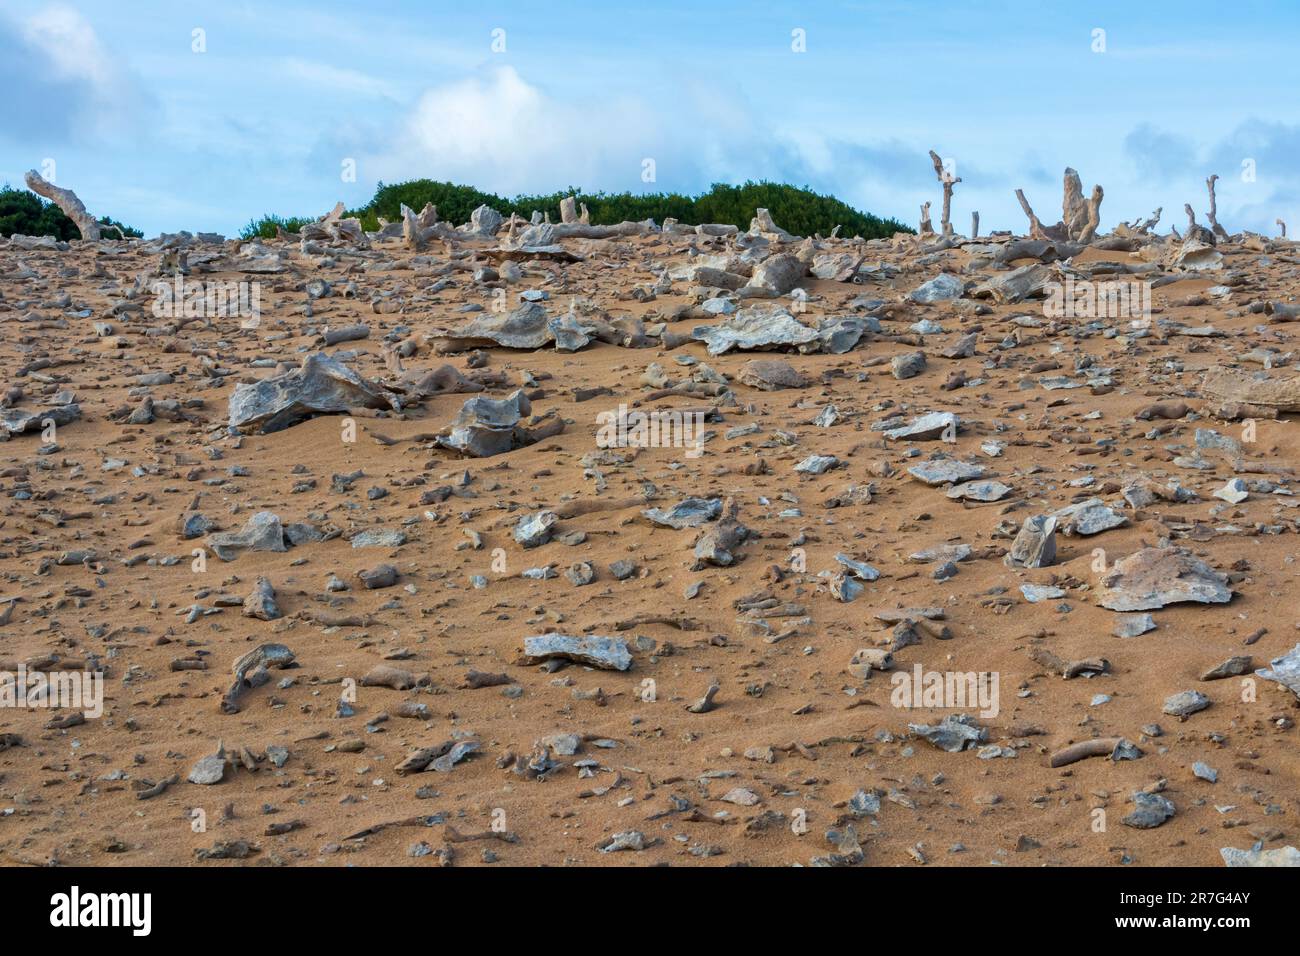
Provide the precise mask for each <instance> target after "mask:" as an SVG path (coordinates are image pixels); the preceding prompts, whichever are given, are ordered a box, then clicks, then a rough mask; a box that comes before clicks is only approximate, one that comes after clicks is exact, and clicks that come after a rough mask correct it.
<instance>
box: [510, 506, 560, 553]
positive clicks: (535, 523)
mask: <svg viewBox="0 0 1300 956" xmlns="http://www.w3.org/2000/svg"><path fill="white" fill-rule="evenodd" d="M559 520H560V516H559V515H557V514H556V513H555V512H554V511H538V512H535V513H534V514H531V515H525V516H524V517H523V518H521V519H519V523H518V524H516V525H515V530H514V539H515V541H517V542H518V543H519V544H520V545H521V546H523V547H525V548H536V547H540V546H541V545H543V544H545V543H546V542H548V541H550V540H551V531H552V529H553V528H554V527H555V524H556V522H557V521H559Z"/></svg>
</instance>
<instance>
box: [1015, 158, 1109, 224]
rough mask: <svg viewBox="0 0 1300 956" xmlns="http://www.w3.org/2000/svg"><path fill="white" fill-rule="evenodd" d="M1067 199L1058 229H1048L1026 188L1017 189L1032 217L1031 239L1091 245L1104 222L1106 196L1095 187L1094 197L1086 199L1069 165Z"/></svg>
mask: <svg viewBox="0 0 1300 956" xmlns="http://www.w3.org/2000/svg"><path fill="white" fill-rule="evenodd" d="M1063 193H1064V198H1063V200H1062V202H1061V217H1062V218H1061V221H1060V222H1058V223H1057V224H1056V225H1054V226H1044V225H1043V224H1042V222H1041V221H1040V220H1039V218H1038V217H1037V216H1036V215H1034V210H1033V209H1032V208H1031V207H1030V205H1029V200H1027V199H1026V198H1025V191H1024V190H1023V189H1017V190H1016V198H1017V199H1018V200H1020V208H1021V209H1023V210H1024V211H1025V215H1026V216H1028V217H1029V236H1030V238H1031V239H1048V240H1051V241H1053V242H1091V241H1092V240H1093V239H1094V238H1096V235H1097V227H1098V225H1099V224H1100V222H1101V200H1102V197H1103V196H1104V195H1105V193H1104V191H1103V190H1102V188H1101V187H1100V186H1093V187H1092V197H1091V198H1090V199H1084V198H1083V185H1082V183H1081V182H1080V180H1079V174H1078V173H1077V172H1075V171H1074V170H1073V169H1071V168H1069V167H1068V166H1067V167H1066V169H1065V185H1064V190H1063Z"/></svg>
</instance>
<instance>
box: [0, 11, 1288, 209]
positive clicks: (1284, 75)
mask: <svg viewBox="0 0 1300 956" xmlns="http://www.w3.org/2000/svg"><path fill="white" fill-rule="evenodd" d="M196 30H199V31H202V33H201V34H199V36H200V37H201V39H202V41H203V43H202V45H203V46H205V50H204V51H203V52H196V51H195V49H194V47H195V46H196V45H199V44H198V43H197V42H196V40H195V36H196V34H195V31H196ZM1097 30H1102V31H1105V32H1104V51H1102V50H1097V49H1095V48H1097V47H1098V46H1099V43H1098V39H1097V35H1096V34H1095V32H1094V31H1097ZM494 31H496V32H494ZM500 31H504V32H500ZM795 31H802V34H799V35H796V34H795ZM797 36H802V38H803V46H804V49H803V51H802V52H797V51H796V49H795V47H797V46H799V43H798V42H797ZM1297 39H1300V5H1298V4H1294V3H1283V2H1277V3H1252V2H1237V3H1234V4H1222V3H1218V4H1211V3H1203V2H1198V0H1186V2H1180V3H1176V4H1175V3H1135V2H1131V0H1130V2H1126V3H1106V2H1101V3H1088V4H1077V3H1071V4H1066V3H1057V2H1054V0H1037V2H1012V0H1005V2H996V0H994V2H978V0H963V2H939V0H935V2H925V0H915V2H904V0H889V2H872V0H858V2H842V3H808V2H803V3H766V2H762V0H754V2H746V3H734V4H730V3H721V2H699V0H694V2H689V3H684V2H677V0H664V2H656V3H635V4H632V3H611V2H604V3H567V2H556V3H548V4H543V3H538V2H535V0H533V2H527V3H501V4H492V3H474V4H445V3H434V2H427V0H426V2H389V3H384V2H379V0H375V2H371V3H368V4H364V3H357V2H356V0H347V2H333V0H314V2H310V3H306V2H296V0H279V2H270V0H264V2H256V3H254V2H239V0H235V2H223V3H219V4H218V3H209V4H185V3H178V2H175V0H170V2H146V0H69V2H58V3H49V2H37V0H0V89H2V90H4V95H3V97H2V98H0V182H9V183H11V184H20V183H21V181H22V174H23V171H24V170H26V169H29V168H42V166H43V164H46V163H47V162H48V161H50V160H52V161H53V163H54V167H53V168H54V170H55V173H56V175H57V180H58V182H59V183H60V184H61V185H65V186H70V187H72V188H73V189H75V190H77V192H78V194H79V195H80V196H81V197H82V199H83V200H85V202H86V203H87V205H88V206H89V208H90V209H91V210H92V211H93V212H95V213H97V214H101V215H104V214H107V215H112V216H113V217H114V218H117V219H120V220H122V221H124V222H127V223H130V224H131V225H134V226H137V227H138V228H142V229H143V230H144V231H145V232H146V234H148V235H154V234H156V233H158V232H160V231H173V230H177V229H182V228H185V229H191V230H199V229H204V230H215V231H220V232H225V233H227V234H231V235H233V234H234V233H236V232H237V231H238V229H239V228H240V227H241V226H242V225H244V224H245V223H246V222H247V221H248V220H249V219H251V218H253V217H256V216H260V215H261V214H262V213H266V212H276V213H280V214H284V215H313V216H314V215H320V214H322V213H324V212H325V211H327V210H328V209H329V208H330V207H331V206H333V204H334V203H335V202H337V201H338V200H340V199H341V200H343V201H344V202H346V203H347V204H348V205H349V206H355V205H360V204H362V203H364V202H365V201H366V200H367V199H368V198H369V197H370V196H371V195H372V193H373V192H374V188H375V184H376V182H377V181H379V180H383V181H385V182H396V181H400V180H403V179H411V178H416V177H422V176H427V177H430V178H435V179H450V180H454V181H458V182H465V183H469V184H472V185H475V186H478V187H480V188H483V189H487V190H491V191H494V192H502V193H508V194H514V193H518V192H524V191H526V192H534V191H537V192H550V191H553V190H556V189H561V188H564V187H567V186H570V185H572V186H579V187H583V188H586V189H606V190H611V191H622V190H631V191H634V192H640V191H658V190H681V191H698V190H702V189H706V188H707V187H708V186H709V184H710V183H712V182H716V181H725V182H740V181H743V180H745V179H749V178H753V179H759V178H768V179H775V180H782V181H787V182H793V183H795V184H797V185H810V186H812V187H814V188H816V189H818V190H819V191H823V192H830V193H834V194H835V195H837V196H839V197H840V198H842V199H844V200H845V201H847V202H850V203H852V204H853V205H855V206H858V207H859V208H862V209H866V210H869V211H871V212H875V213H878V214H882V215H889V216H895V217H897V218H900V219H903V220H904V221H906V222H909V223H913V224H914V223H915V222H916V219H917V214H918V206H919V204H920V203H921V202H923V201H924V200H926V199H931V200H935V201H936V209H937V205H938V203H937V200H938V196H939V190H938V187H937V184H936V182H935V180H934V173H933V170H932V169H931V168H930V164H929V160H928V158H927V155H926V151H927V150H928V149H931V148H933V149H935V150H936V151H937V152H938V153H939V154H940V155H941V156H944V157H945V158H947V159H950V160H951V161H952V162H953V164H954V166H955V170H956V173H957V175H959V176H961V177H962V180H963V181H962V183H960V184H959V185H958V186H957V187H956V194H955V198H954V204H953V218H954V222H955V224H956V226H957V228H958V229H959V230H960V231H965V230H966V228H967V227H968V224H969V219H970V212H971V210H972V209H978V210H979V212H980V216H981V224H982V229H983V230H985V231H987V230H989V229H997V228H1014V229H1016V230H1017V231H1022V230H1023V229H1024V226H1025V221H1024V217H1023V215H1022V214H1021V212H1020V210H1019V206H1018V205H1017V203H1016V200H1015V197H1014V190H1015V188H1016V187H1017V186H1019V187H1023V188H1024V189H1025V191H1026V193H1027V194H1028V196H1029V198H1030V201H1031V202H1032V203H1033V204H1034V207H1035V211H1036V212H1038V214H1039V216H1040V217H1041V218H1042V219H1044V220H1046V221H1054V220H1055V219H1056V218H1059V214H1060V213H1059V210H1060V195H1061V185H1060V182H1061V171H1062V169H1063V168H1064V167H1065V166H1067V165H1070V166H1073V167H1075V168H1076V169H1078V170H1079V172H1080V174H1081V176H1082V178H1083V181H1084V188H1085V191H1086V190H1088V189H1090V188H1091V186H1092V184H1093V183H1101V184H1102V186H1103V187H1104V188H1105V190H1106V199H1105V202H1104V204H1103V206H1102V220H1103V227H1109V226H1111V225H1113V224H1114V223H1116V222H1117V221H1119V220H1121V219H1124V220H1132V219H1135V218H1138V217H1141V216H1146V215H1148V214H1149V213H1150V212H1151V211H1152V210H1153V209H1154V208H1155V207H1156V206H1163V207H1164V210H1165V218H1164V220H1163V222H1164V223H1166V224H1167V223H1170V222H1173V223H1175V224H1176V225H1178V226H1179V227H1180V228H1181V227H1182V225H1183V223H1184V222H1185V215H1184V213H1183V212H1182V206H1183V203H1184V202H1191V203H1192V205H1193V207H1194V208H1195V209H1196V211H1197V215H1198V218H1200V219H1201V221H1204V211H1205V206H1206V195H1205V177H1206V176H1207V175H1209V174H1210V173H1212V172H1213V173H1218V174H1219V175H1220V177H1222V178H1221V180H1220V182H1219V219H1220V221H1221V222H1222V223H1223V224H1224V225H1225V226H1226V227H1227V228H1228V229H1229V230H1236V229H1240V228H1250V229H1255V230H1258V231H1264V232H1268V233H1269V234H1274V233H1275V227H1274V226H1273V221H1274V219H1276V218H1278V217H1281V218H1283V219H1285V220H1287V221H1288V223H1289V224H1290V225H1291V230H1292V232H1293V234H1294V233H1296V232H1297V231H1300V98H1298V97H1297V96H1296V95H1295V92H1296V91H1295V85H1296V82H1297V81H1296V79H1295V71H1294V70H1292V69H1291V68H1290V67H1289V66H1288V64H1289V63H1291V62H1292V60H1293V58H1294V55H1295V54H1294V48H1295V45H1296V41H1297ZM494 45H495V49H494ZM503 45H504V49H501V47H502V46H503ZM646 159H652V160H654V173H655V181H654V182H649V183H647V182H645V181H643V169H644V168H645V166H644V161H645V160H646ZM1243 164H1244V165H1243ZM47 168H48V167H47ZM350 168H355V181H350V180H348V179H346V178H345V175H344V173H345V170H346V169H350ZM1252 174H1253V175H1252ZM936 219H937V216H936Z"/></svg>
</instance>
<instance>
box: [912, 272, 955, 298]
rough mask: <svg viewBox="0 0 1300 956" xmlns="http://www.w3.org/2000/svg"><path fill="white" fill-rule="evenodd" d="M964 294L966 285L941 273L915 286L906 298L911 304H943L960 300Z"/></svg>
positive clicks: (953, 277) (952, 276)
mask: <svg viewBox="0 0 1300 956" xmlns="http://www.w3.org/2000/svg"><path fill="white" fill-rule="evenodd" d="M965 294H966V283H964V282H962V280H961V279H959V278H957V277H956V276H955V275H952V274H950V273H947V272H941V273H939V274H938V275H937V276H935V277H934V278H933V279H931V280H930V281H929V282H924V283H922V284H921V285H919V286H917V287H916V288H915V289H913V290H912V291H911V292H909V293H908V295H907V297H908V298H909V299H911V300H912V301H913V302H945V301H947V300H949V299H960V298H961V297H962V296H963V295H965Z"/></svg>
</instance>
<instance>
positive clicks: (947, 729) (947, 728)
mask: <svg viewBox="0 0 1300 956" xmlns="http://www.w3.org/2000/svg"><path fill="white" fill-rule="evenodd" d="M907 729H908V730H910V731H911V732H912V733H914V734H916V735H917V736H918V737H922V738H924V739H925V740H928V741H929V742H930V743H932V744H934V746H936V747H938V748H939V749H940V750H946V751H947V752H948V753H958V752H959V751H962V750H965V749H966V748H967V747H968V746H970V745H971V744H982V743H984V741H986V740H987V739H988V731H987V730H986V729H985V728H983V727H981V726H980V725H979V724H978V723H977V722H976V721H975V719H974V718H972V717H969V716H967V715H966V714H950V715H949V716H947V717H945V718H944V719H943V720H941V721H939V723H937V724H932V725H931V724H908V725H907Z"/></svg>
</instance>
